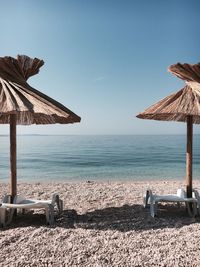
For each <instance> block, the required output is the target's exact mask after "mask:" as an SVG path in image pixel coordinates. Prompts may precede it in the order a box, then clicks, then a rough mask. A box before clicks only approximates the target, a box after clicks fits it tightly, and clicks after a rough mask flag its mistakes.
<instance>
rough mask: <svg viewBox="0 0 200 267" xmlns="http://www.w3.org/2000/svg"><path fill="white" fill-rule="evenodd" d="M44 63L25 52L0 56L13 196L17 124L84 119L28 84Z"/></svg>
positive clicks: (0, 99) (0, 111) (1, 116)
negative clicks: (8, 127) (8, 133)
mask: <svg viewBox="0 0 200 267" xmlns="http://www.w3.org/2000/svg"><path fill="white" fill-rule="evenodd" d="M43 64H44V61H43V60H40V59H38V58H30V57H28V56H24V55H18V56H17V58H12V57H0V123H2V124H10V175H11V192H10V194H11V197H14V196H15V195H16V193H17V175H16V125H17V124H21V125H30V124H55V123H61V124H67V123H75V122H80V120H81V118H80V117H79V116H77V115H76V114H75V113H73V112H72V111H71V110H69V109H68V108H66V107H65V106H63V105H62V104H60V103H59V102H57V101H55V100H54V99H52V98H50V97H48V96H47V95H45V94H43V93H41V92H40V91H38V90H36V89H34V88H33V87H31V86H30V85H29V84H28V83H27V80H28V78H29V77H31V76H33V75H35V74H37V73H38V72H39V69H40V67H41V66H42V65H43Z"/></svg>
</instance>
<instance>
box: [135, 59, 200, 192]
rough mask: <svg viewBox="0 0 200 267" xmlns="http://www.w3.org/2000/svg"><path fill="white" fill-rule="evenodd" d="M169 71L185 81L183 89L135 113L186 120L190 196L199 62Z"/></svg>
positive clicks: (199, 107) (199, 118)
mask: <svg viewBox="0 0 200 267" xmlns="http://www.w3.org/2000/svg"><path fill="white" fill-rule="evenodd" d="M168 70H169V71H170V72H171V73H173V74H175V75H176V76H178V77H179V78H181V79H183V80H184V81H185V82H186V85H185V87H184V88H183V89H181V90H180V91H178V92H177V93H174V94H172V95H170V96H167V97H166V98H164V99H162V100H160V101H159V102H158V103H156V104H154V105H152V106H151V107H149V108H147V109H146V110H145V111H144V112H142V113H140V114H138V115H137V117H138V118H141V119H149V120H162V121H182V122H187V152H186V191H187V197H192V138H193V123H195V124H200V63H198V64H195V65H191V64H186V63H185V64H180V63H177V64H175V65H171V66H170V67H169V69H168Z"/></svg>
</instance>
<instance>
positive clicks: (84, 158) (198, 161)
mask: <svg viewBox="0 0 200 267" xmlns="http://www.w3.org/2000/svg"><path fill="white" fill-rule="evenodd" d="M185 140H186V137H185V136H184V135H169V136H167V135H162V136H159V135H156V136H134V135H133V136H28V135H27V136H18V137H17V154H18V155H17V158H18V163H17V165H18V180H20V181H33V180H35V181H39V180H41V181H56V180H66V181H69V180H70V181H71V180H138V179H183V178H184V177H185V149H186V141H185ZM0 151H1V152H0V180H1V181H8V177H9V137H8V136H0ZM193 163H194V164H193V166H194V168H193V169H194V178H200V135H195V136H194V162H193Z"/></svg>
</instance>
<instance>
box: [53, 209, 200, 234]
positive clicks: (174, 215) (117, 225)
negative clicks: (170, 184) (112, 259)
mask: <svg viewBox="0 0 200 267" xmlns="http://www.w3.org/2000/svg"><path fill="white" fill-rule="evenodd" d="M197 222H198V223H199V222H200V218H190V217H189V215H188V214H187V212H186V209H185V207H184V206H182V207H180V208H178V207H177V206H176V205H173V204H172V205H169V204H167V205H159V206H158V216H157V217H156V218H152V217H151V216H150V212H149V209H144V208H143V206H142V205H132V206H130V205H123V206H121V207H109V208H104V209H98V210H94V211H91V212H87V213H85V214H81V215H80V214H77V213H76V211H75V210H70V211H69V210H65V211H64V212H63V215H62V216H61V218H60V226H61V227H65V228H83V229H94V230H113V231H116V230H117V231H121V232H128V231H132V230H135V231H141V230H150V229H163V228H181V227H183V226H184V225H189V224H192V223H197ZM57 223H58V222H57Z"/></svg>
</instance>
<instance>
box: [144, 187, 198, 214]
mask: <svg viewBox="0 0 200 267" xmlns="http://www.w3.org/2000/svg"><path fill="white" fill-rule="evenodd" d="M193 196H194V197H192V198H187V197H186V193H185V191H184V190H183V189H178V190H177V194H169V195H156V194H153V193H152V191H151V189H147V190H146V193H145V195H144V196H143V205H144V207H145V208H146V207H148V206H149V207H150V214H151V216H152V217H155V216H156V215H157V204H158V202H177V203H178V205H179V204H180V203H185V205H186V207H187V209H188V213H189V215H190V216H194V215H196V214H197V205H198V201H197V198H196V197H195V195H194V194H193ZM189 203H193V204H194V205H193V211H191V209H190V205H189ZM199 206H200V197H199Z"/></svg>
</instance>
